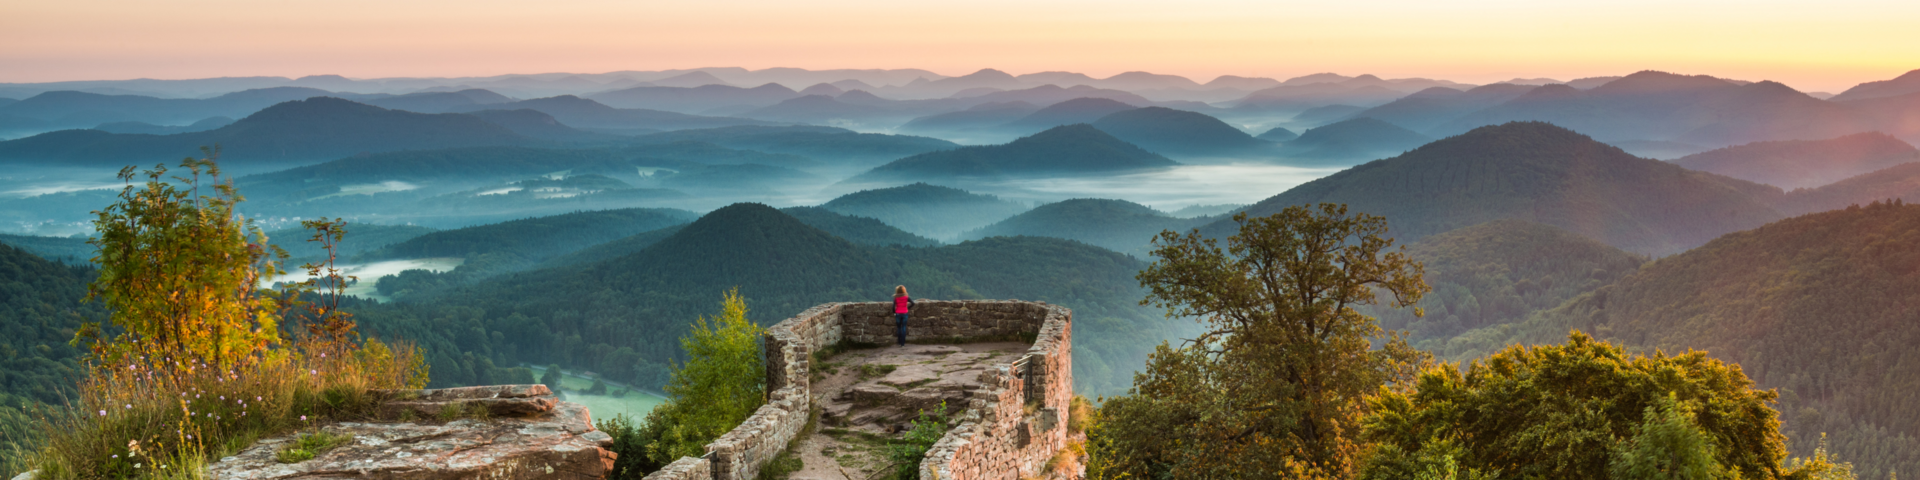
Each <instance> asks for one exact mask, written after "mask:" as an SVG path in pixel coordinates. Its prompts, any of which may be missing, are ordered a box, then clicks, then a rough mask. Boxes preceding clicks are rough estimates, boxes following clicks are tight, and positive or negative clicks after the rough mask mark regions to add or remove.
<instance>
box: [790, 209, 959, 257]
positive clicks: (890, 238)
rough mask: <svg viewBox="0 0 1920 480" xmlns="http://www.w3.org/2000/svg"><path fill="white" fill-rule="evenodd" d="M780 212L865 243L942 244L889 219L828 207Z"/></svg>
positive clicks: (909, 245)
mask: <svg viewBox="0 0 1920 480" xmlns="http://www.w3.org/2000/svg"><path fill="white" fill-rule="evenodd" d="M780 213H785V214H787V215H788V216H791V217H793V218H794V219H795V220H799V221H800V223H804V224H807V226H810V227H813V228H818V229H820V231H823V232H827V233H830V234H833V236H836V237H840V238H844V239H846V240H847V241H849V242H853V243H857V244H861V245H872V246H880V247H884V246H889V245H899V246H902V247H934V246H939V245H940V242H939V241H936V240H934V239H931V238H927V237H922V236H919V235H914V234H911V233H907V231H905V230H901V229H898V228H894V227H893V226H892V225H887V224H886V223H885V222H881V221H879V220H875V219H872V218H868V217H856V216H852V215H845V214H841V213H836V212H834V211H832V210H827V209H825V208H820V207H787V208H782V209H780Z"/></svg>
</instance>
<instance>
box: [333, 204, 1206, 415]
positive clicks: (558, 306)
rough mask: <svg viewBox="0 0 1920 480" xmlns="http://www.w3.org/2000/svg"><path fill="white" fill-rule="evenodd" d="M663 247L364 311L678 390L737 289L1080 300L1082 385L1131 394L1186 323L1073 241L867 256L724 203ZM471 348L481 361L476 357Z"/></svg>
mask: <svg viewBox="0 0 1920 480" xmlns="http://www.w3.org/2000/svg"><path fill="white" fill-rule="evenodd" d="M659 233H660V232H657V231H656V232H647V233H641V234H640V235H643V236H648V237H657V236H658V234H659ZM649 240H652V238H649ZM654 241H655V243H653V244H652V245H650V246H645V247H644V248H641V249H639V250H637V251H634V252H632V253H626V254H624V255H621V256H615V257H611V258H607V259H604V260H599V261H593V262H586V263H580V264H576V265H571V266H563V267H557V268H551V269H545V270H535V271H529V272H524V273H515V274H508V275H502V276H498V277H494V278H492V279H489V280H485V281H482V282H479V283H477V284H447V285H444V288H442V289H440V290H438V291H431V292H430V293H426V294H420V293H416V294H414V295H412V296H410V297H409V300H407V301H404V302H400V303H395V304H384V305H375V304H358V305H356V306H355V307H354V308H353V310H354V311H355V312H356V313H358V314H359V315H360V319H361V323H360V324H361V326H362V328H365V329H368V330H370V331H374V332H379V333H380V334H381V335H393V336H398V337H402V338H408V339H414V340H416V341H419V342H420V343H421V344H422V345H423V346H424V347H426V348H427V349H428V350H429V351H430V352H433V354H434V355H435V357H434V358H435V360H434V361H435V362H437V363H445V364H449V365H477V364H479V362H478V361H477V360H478V359H480V358H485V359H487V360H488V363H490V364H491V365H511V364H515V363H520V362H527V363H535V364H546V363H559V364H561V365H563V366H567V367H572V368H583V369H589V370H592V371H595V372H598V373H601V374H604V375H608V376H609V377H611V378H615V379H620V380H626V381H631V382H634V383H636V384H640V385H645V386H657V385H660V383H661V382H662V381H664V379H665V377H664V375H665V373H666V371H667V370H666V364H667V362H669V361H671V360H672V359H675V358H678V356H679V355H680V352H679V345H678V343H677V342H676V340H675V339H677V338H678V337H679V335H680V334H681V333H682V332H683V331H684V329H685V328H686V325H687V323H688V322H689V321H690V320H691V319H693V318H695V317H697V316H699V315H703V314H710V313H712V312H711V310H713V308H714V306H715V305H717V302H718V299H719V292H722V291H724V290H726V289H728V288H731V287H735V286H738V287H740V292H741V294H743V295H745V296H746V297H747V298H748V300H749V305H752V307H753V309H752V311H751V312H749V318H751V319H753V320H754V321H755V322H757V323H760V324H763V325H767V324H771V323H773V322H777V321H779V320H780V319H782V318H784V316H785V315H789V314H792V313H794V312H799V311H801V310H803V309H805V308H807V307H811V306H813V305H815V304H819V303H824V302H829V301H852V300H860V299H873V300H876V301H877V300H883V299H885V298H886V296H887V294H888V292H889V291H890V290H889V289H890V288H891V287H892V286H894V285H898V284H905V285H908V286H909V288H911V289H912V291H913V292H914V294H915V295H916V296H919V297H921V298H939V299H970V298H1020V299H1027V300H1041V301H1049V302H1054V303H1060V304H1063V305H1067V306H1068V307H1071V308H1074V309H1075V312H1076V319H1077V320H1078V321H1079V322H1080V324H1081V325H1082V328H1085V329H1086V330H1084V331H1086V332H1088V333H1087V334H1086V335H1085V336H1084V337H1082V338H1084V339H1085V341H1083V342H1077V343H1078V345H1076V349H1075V355H1076V359H1080V360H1079V361H1076V364H1075V365H1076V378H1077V379H1079V381H1080V382H1081V388H1082V390H1084V391H1090V392H1096V393H1098V392H1115V391H1117V390H1118V389H1120V388H1124V386H1125V385H1126V380H1127V372H1130V371H1132V369H1133V368H1134V367H1132V365H1134V364H1137V363H1139V362H1140V361H1144V358H1145V357H1144V355H1145V351H1146V349H1147V348H1148V345H1149V344H1150V343H1151V341H1152V340H1155V339H1158V338H1162V337H1163V336H1164V335H1166V334H1165V333H1164V332H1168V331H1169V329H1170V327H1173V326H1172V325H1167V324H1165V323H1162V322H1165V320H1162V319H1160V316H1159V315H1158V314H1157V313H1155V312H1150V311H1148V310H1145V309H1142V308H1141V307H1138V306H1137V305H1135V302H1137V301H1138V299H1139V298H1140V293H1139V288H1138V286H1137V285H1136V284H1135V283H1134V282H1133V280H1132V273H1133V272H1135V271H1138V270H1139V269H1140V268H1141V264H1140V263H1139V261H1138V260H1134V259H1132V258H1129V257H1127V256H1125V255H1121V254H1117V253H1114V252H1111V251H1107V250H1104V249H1100V248H1097V247H1092V246H1088V245H1085V244H1081V243H1077V242H1071V241H1064V240H1056V239H1044V238H1012V239H1006V238H996V239H989V240H983V241H976V242H967V243H963V244H960V245H953V246H944V247H932V248H912V247H898V246H896V247H868V246H862V245H859V244H856V243H854V242H850V241H848V240H846V239H843V238H840V237H837V236H834V235H833V234H830V233H827V232H826V231H822V230H821V229H818V228H815V227H812V226H809V225H807V224H806V223H804V222H801V221H800V220H798V219H795V218H794V217H793V216H790V215H787V214H785V213H782V212H780V211H778V210H774V209H772V208H770V207H766V206H764V205H759V204H737V205H733V206H730V207H726V208H722V209H720V210H716V211H714V212H712V213H709V214H707V215H706V216H704V217H701V219H700V220H697V221H695V222H693V223H692V224H688V225H686V226H685V227H683V228H680V229H679V230H678V231H677V232H673V233H672V234H670V235H667V236H666V237H665V238H660V239H658V240H654ZM406 276H407V275H403V276H402V278H404V277H406ZM422 290H431V289H422ZM466 353H472V354H473V355H475V360H474V361H467V360H465V359H463V358H461V356H462V355H465V354H466ZM466 369H467V370H486V369H485V368H482V367H469V368H466ZM436 378H437V377H436Z"/></svg>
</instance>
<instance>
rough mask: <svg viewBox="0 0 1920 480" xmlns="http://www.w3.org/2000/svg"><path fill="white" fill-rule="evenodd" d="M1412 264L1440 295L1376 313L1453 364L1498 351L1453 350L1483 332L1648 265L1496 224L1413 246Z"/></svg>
mask: <svg viewBox="0 0 1920 480" xmlns="http://www.w3.org/2000/svg"><path fill="white" fill-rule="evenodd" d="M1406 248H1407V256H1408V257H1410V258H1412V259H1413V260H1414V261H1417V262H1420V263H1421V264H1422V265H1424V266H1425V268H1426V280H1427V285H1429V286H1432V287H1433V291H1432V292H1430V293H1428V294H1427V295H1426V297H1425V298H1422V299H1421V300H1420V303H1418V304H1415V305H1414V306H1415V307H1418V308H1420V309H1422V310H1425V311H1426V316H1425V317H1414V316H1413V310H1412V309H1407V308H1369V309H1367V310H1368V312H1369V314H1370V315H1374V316H1375V317H1376V318H1379V319H1380V326H1381V327H1383V328H1386V329H1389V330H1405V331H1407V332H1408V333H1409V335H1408V338H1407V342H1408V343H1410V344H1412V345H1414V346H1415V347H1416V348H1420V349H1422V350H1427V351H1430V352H1433V353H1434V354H1435V355H1439V356H1441V358H1444V359H1447V360H1449V361H1467V360H1473V359H1478V358H1481V357H1484V356H1486V355H1487V354H1490V353H1492V352H1493V351H1492V350H1476V349H1469V348H1467V347H1466V345H1468V344H1469V343H1468V342H1453V341H1452V340H1453V339H1454V338H1456V337H1458V336H1459V335H1461V334H1462V333H1464V332H1466V331H1468V330H1473V329H1479V328H1487V327H1491V326H1498V325H1509V324H1517V323H1520V322H1521V321H1523V320H1525V319H1526V318H1527V316H1528V315H1531V314H1533V313H1534V312H1536V311H1541V310H1547V309H1551V308H1554V307H1558V306H1560V304H1561V303H1565V302H1566V301H1567V300H1569V299H1572V298H1574V297H1577V296H1580V295H1581V294H1584V293H1587V292H1591V291H1594V290H1597V289H1599V288H1600V287H1604V286H1606V285H1609V284H1612V283H1613V282H1614V281H1616V280H1619V279H1620V278H1622V277H1625V276H1627V275H1629V274H1632V273H1633V272H1634V271H1636V270H1638V269H1639V268H1640V265H1642V264H1644V263H1646V262H1647V258H1646V257H1644V256H1641V255H1635V254H1631V253H1627V252H1625V251H1622V250H1620V249H1618V248H1614V247H1612V246H1608V245H1607V244H1604V243H1600V242H1599V241H1597V240H1593V239H1591V238H1587V237H1584V236H1580V235H1578V234H1575V233H1573V232H1569V231H1566V230H1564V229H1561V228H1558V227H1553V226H1549V225H1543V224H1539V223H1534V222H1529V221H1526V220H1514V219H1507V220H1495V221H1491V222H1487V223H1482V224H1479V225H1474V226H1470V227H1466V228H1461V229H1457V230H1452V231H1448V232H1444V233H1441V234H1438V235H1433V236H1430V237H1426V238H1422V239H1420V241H1417V242H1413V243H1409V244H1406Z"/></svg>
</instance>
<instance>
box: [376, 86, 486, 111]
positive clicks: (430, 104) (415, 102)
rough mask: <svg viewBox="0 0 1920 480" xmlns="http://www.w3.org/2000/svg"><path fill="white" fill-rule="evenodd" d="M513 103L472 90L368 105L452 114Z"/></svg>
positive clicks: (409, 96)
mask: <svg viewBox="0 0 1920 480" xmlns="http://www.w3.org/2000/svg"><path fill="white" fill-rule="evenodd" d="M512 101H513V99H512V98H509V97H507V96H506V95H501V94H498V93H494V92H493V91H491V90H484V89H478V88H471V89H466V90H459V91H452V92H419V93H409V94H406V95H396V96H392V97H387V98H379V99H372V100H368V101H367V102H366V103H367V104H368V105H373V106H376V107H380V108H388V109H393V110H406V111H409V112H420V113H451V112H464V111H471V110H473V109H475V108H483V109H484V108H488V107H484V105H495V104H502V103H508V102H512Z"/></svg>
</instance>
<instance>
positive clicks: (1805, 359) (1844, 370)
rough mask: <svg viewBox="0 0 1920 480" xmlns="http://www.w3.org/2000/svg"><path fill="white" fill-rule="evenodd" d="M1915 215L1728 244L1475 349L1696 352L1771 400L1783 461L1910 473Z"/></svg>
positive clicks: (1848, 219)
mask: <svg viewBox="0 0 1920 480" xmlns="http://www.w3.org/2000/svg"><path fill="white" fill-rule="evenodd" d="M1916 240H1920V206H1915V205H1903V204H1889V203H1880V204H1870V205H1868V206H1864V207H1858V208H1848V209H1845V210H1836V211H1829V212H1824V213H1817V214H1811V215H1805V216H1800V217H1794V218H1791V219H1786V220H1782V221H1778V222H1774V223H1771V224H1768V225H1766V226H1762V227H1760V228H1756V229H1753V230H1749V231H1743V232H1737V233H1731V234H1728V235H1726V236H1724V237H1721V238H1718V239H1715V240H1713V241H1712V242H1708V243H1707V244H1706V245H1703V246H1701V247H1700V248H1696V249H1693V250H1690V251H1687V252H1685V253H1681V254H1678V255H1674V256H1671V257H1667V258H1662V259H1660V260H1658V261H1654V262H1651V263H1648V264H1647V265H1645V266H1644V267H1642V268H1641V269H1640V270H1639V271H1637V272H1634V273H1633V274H1631V275H1628V276H1626V277H1625V278H1622V279H1621V280H1620V281H1618V282H1616V283H1613V284H1611V285H1609V286H1607V287H1604V288H1602V289H1600V290H1597V291H1595V292H1593V293H1591V294H1587V295H1583V296H1580V297H1578V298H1575V299H1573V300H1572V301H1569V302H1567V303H1566V304H1563V305H1561V306H1559V307H1557V308H1554V309H1552V310H1549V311H1545V312H1541V313H1540V314H1538V315H1536V316H1534V317H1533V318H1529V319H1528V320H1527V322H1525V323H1524V324H1521V325H1512V326H1506V327H1503V328H1500V329H1491V330H1489V331H1482V332H1475V333H1469V334H1468V335H1467V338H1468V339H1471V341H1472V342H1474V343H1475V344H1477V345H1482V346H1483V348H1498V346H1500V345H1505V344H1506V343H1508V342H1520V343H1541V342H1558V341H1559V340H1558V339H1559V338H1564V336H1565V335H1566V332H1567V331H1568V330H1569V329H1574V328H1578V329H1580V330H1583V331H1587V332H1593V333H1595V334H1596V335H1599V336H1600V337H1601V338H1603V339H1609V340H1614V341H1617V342H1620V343H1622V344H1624V345H1628V346H1631V347H1635V348H1639V349H1643V350H1651V349H1656V348H1658V349H1661V350H1664V351H1667V352H1679V351H1683V350H1686V349H1693V350H1705V351H1707V352H1710V353H1711V354H1712V355H1713V356H1714V357H1715V358H1718V359H1722V360H1725V361H1728V362H1731V363H1739V364H1740V367H1741V369H1742V370H1744V371H1745V372H1746V373H1747V375H1748V376H1750V377H1752V378H1753V379H1754V380H1755V382H1756V383H1758V384H1759V387H1760V388H1772V389H1778V391H1779V392H1780V403H1779V407H1778V409H1779V410H1780V412H1781V420H1782V423H1783V424H1784V425H1783V427H1782V431H1784V432H1785V433H1786V434H1787V436H1788V438H1789V440H1790V443H1791V444H1790V445H1789V447H1788V448H1789V450H1791V451H1811V450H1812V448H1813V447H1814V445H1815V444H1817V443H1818V442H1819V441H1820V440H1821V438H1820V434H1821V433H1822V432H1824V433H1826V435H1827V440H1828V441H1829V449H1830V450H1831V451H1832V452H1833V453H1834V454H1836V455H1838V456H1839V458H1842V459H1845V460H1846V461H1849V462H1852V463H1853V465H1854V473H1855V474H1856V475H1858V476H1859V477H1861V478H1881V477H1887V476H1888V472H1890V471H1892V470H1894V469H1898V470H1900V471H1914V470H1915V469H1920V438H1916V436H1915V435H1913V434H1912V433H1911V432H1915V431H1920V403H1915V402H1913V401H1912V398H1911V393H1910V392H1913V391H1915V390H1916V389H1920V370H1916V369H1913V368H1907V367H1906V366H1907V365H1913V364H1914V362H1920V352H1915V351H1914V350H1913V349H1912V348H1910V347H1909V346H1910V345H1913V344H1915V343H1916V342H1920V328H1916V326H1915V323H1914V321H1913V320H1914V316H1913V311H1914V310H1913V305H1915V303H1916V302H1920V299H1916V298H1915V294H1914V292H1920V276H1916V275H1914V274H1913V272H1915V271H1920V250H1915V249H1912V248H1908V247H1906V245H1909V244H1910V242H1913V241H1916Z"/></svg>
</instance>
